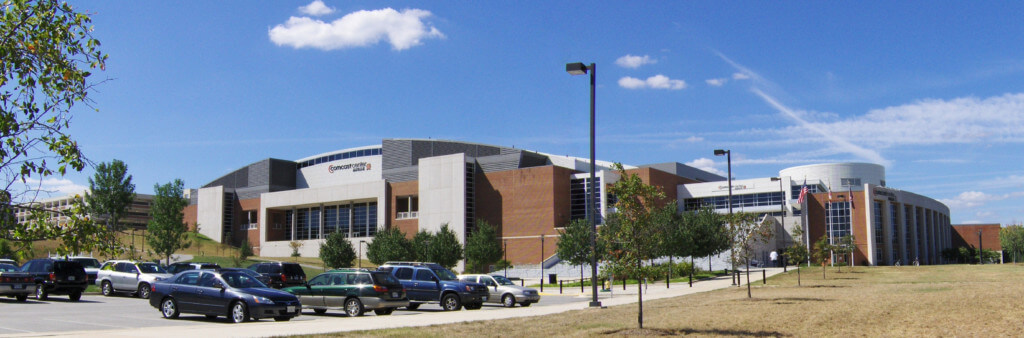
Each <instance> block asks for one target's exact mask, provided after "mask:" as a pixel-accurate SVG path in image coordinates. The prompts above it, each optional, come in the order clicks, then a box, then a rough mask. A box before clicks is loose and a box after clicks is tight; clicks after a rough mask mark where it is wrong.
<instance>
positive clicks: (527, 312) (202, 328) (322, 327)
mask: <svg viewBox="0 0 1024 338" xmlns="http://www.w3.org/2000/svg"><path fill="white" fill-rule="evenodd" d="M766 270H767V273H766V274H767V275H768V276H773V275H776V274H779V273H781V272H782V268H767V269H766ZM761 276H762V274H761V273H760V272H757V273H754V272H753V271H751V274H750V278H751V281H752V282H754V283H758V282H760V281H761ZM743 281H744V282H746V278H745V276H744V278H743ZM731 284H732V281H731V279H730V278H729V276H722V277H717V278H712V279H706V280H701V281H698V282H695V283H693V287H690V286H689V285H688V283H674V284H671V287H670V288H666V287H665V284H664V282H662V283H661V284H648V287H647V290H646V292H645V293H644V299H645V300H648V299H660V298H670V297H678V296H683V295H688V294H694V293H700V292H707V291H712V290H717V289H722V288H726V287H730V286H731ZM587 290H588V291H589V289H587ZM636 293H637V287H636V285H628V286H627V288H626V290H625V291H623V290H622V288H621V286H618V289H617V290H614V293H612V292H599V294H598V299H599V300H600V301H601V304H602V305H603V306H617V305H624V304H631V303H635V302H636V300H637V299H636V298H637V297H636ZM613 294H614V295H613ZM577 298H578V299H579V301H578V302H572V303H568V304H561V305H552V306H532V307H528V308H524V307H515V308H511V309H500V310H492V311H465V310H463V311H458V314H457V315H454V314H453V313H451V312H418V313H416V314H413V315H403V316H373V315H371V316H365V317H360V318H347V317H337V318H332V317H324V318H318V319H317V320H315V321H292V322H274V321H267V320H262V321H260V322H258V323H245V324H237V325H234V324H220V323H217V324H209V325H189V326H165V327H151V328H143V329H128V330H102V331H101V330H97V331H76V332H54V333H41V334H37V335H45V336H49V337H72V336H73V337H168V336H175V337H201V336H215V337H266V336H288V335H300V334H326V333H331V332H343V331H361V330H377V329H389V328H396V327H410V326H429V325H436V324H448V323H460V322H472V321H480V320H495V319H505V318H518V317H532V316H544V315H550V314H556V313H562V312H567V311H572V310H583V309H588V308H589V307H588V304H589V302H590V300H591V299H592V296H591V293H590V292H584V293H580V294H578V295H577ZM541 302H543V298H542V299H541ZM154 315H159V314H157V313H156V311H154Z"/></svg>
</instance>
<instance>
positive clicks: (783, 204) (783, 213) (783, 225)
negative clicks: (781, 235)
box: [772, 177, 788, 272]
mask: <svg viewBox="0 0 1024 338" xmlns="http://www.w3.org/2000/svg"><path fill="white" fill-rule="evenodd" d="M772 181H779V193H781V194H782V201H780V202H781V203H782V204H781V205H779V209H780V210H781V211H782V216H781V218H782V219H781V220H780V221H779V223H782V231H786V191H785V190H783V189H782V177H772ZM782 244H783V245H784V246H785V245H786V244H788V243H787V242H786V241H785V240H783V241H782ZM783 252H785V251H783ZM780 256H782V271H783V272H785V271H786V255H784V254H783V255H780Z"/></svg>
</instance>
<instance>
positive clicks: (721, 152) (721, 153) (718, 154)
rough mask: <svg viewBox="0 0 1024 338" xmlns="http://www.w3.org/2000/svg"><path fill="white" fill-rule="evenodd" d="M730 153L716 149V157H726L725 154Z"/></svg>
mask: <svg viewBox="0 0 1024 338" xmlns="http://www.w3.org/2000/svg"><path fill="white" fill-rule="evenodd" d="M728 153H729V151H728V150H722V149H715V156H722V155H725V154H728Z"/></svg>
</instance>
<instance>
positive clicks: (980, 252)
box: [978, 230, 985, 264]
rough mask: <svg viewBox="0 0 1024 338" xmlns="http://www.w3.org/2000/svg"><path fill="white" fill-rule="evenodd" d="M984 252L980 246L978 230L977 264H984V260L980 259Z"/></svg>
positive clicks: (979, 231)
mask: <svg viewBox="0 0 1024 338" xmlns="http://www.w3.org/2000/svg"><path fill="white" fill-rule="evenodd" d="M984 250H985V249H984V248H983V247H982V246H981V230H978V264H985V260H984V259H983V258H982V257H983V255H982V254H983V253H984Z"/></svg>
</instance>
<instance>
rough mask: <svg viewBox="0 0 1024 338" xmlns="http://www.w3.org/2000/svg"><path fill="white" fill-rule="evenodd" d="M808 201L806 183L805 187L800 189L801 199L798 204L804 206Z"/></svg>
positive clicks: (798, 199)
mask: <svg viewBox="0 0 1024 338" xmlns="http://www.w3.org/2000/svg"><path fill="white" fill-rule="evenodd" d="M806 200H807V182H804V187H803V188H800V197H799V198H797V199H796V202H797V203H801V204H803V203H804V201H806Z"/></svg>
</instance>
